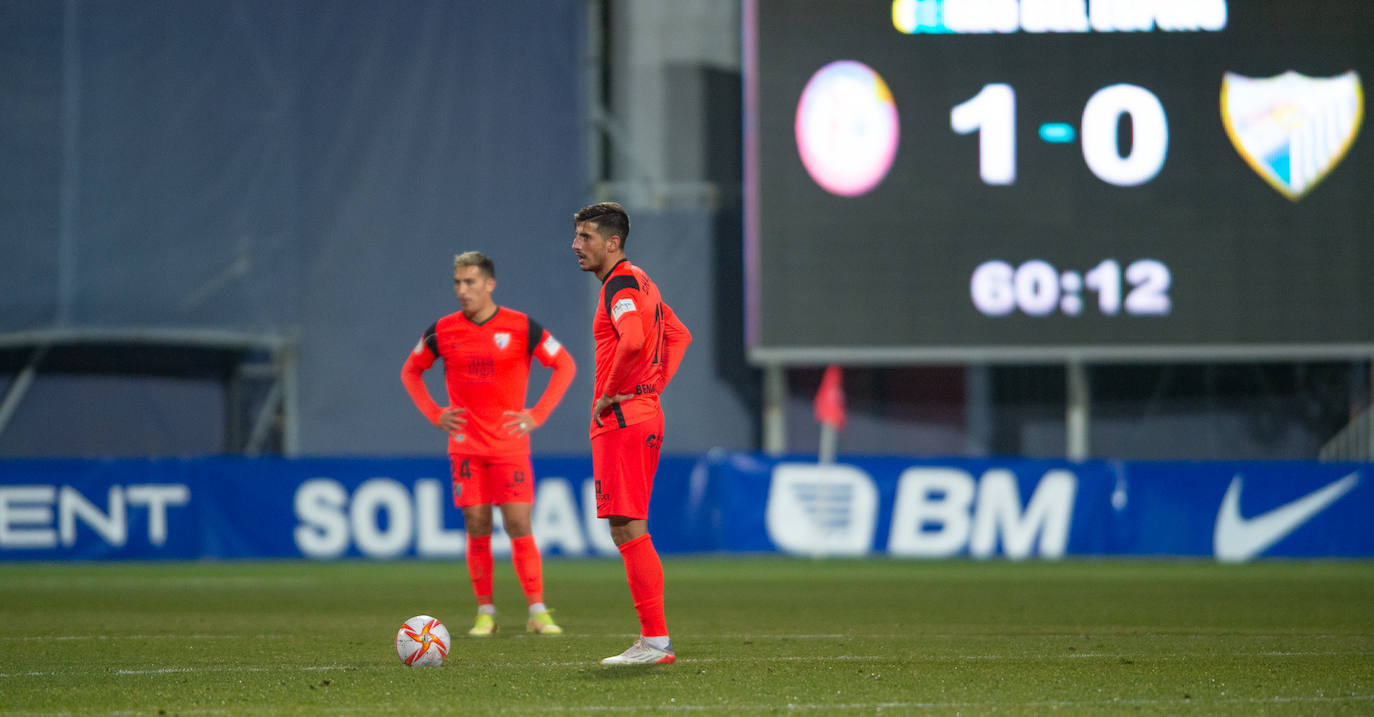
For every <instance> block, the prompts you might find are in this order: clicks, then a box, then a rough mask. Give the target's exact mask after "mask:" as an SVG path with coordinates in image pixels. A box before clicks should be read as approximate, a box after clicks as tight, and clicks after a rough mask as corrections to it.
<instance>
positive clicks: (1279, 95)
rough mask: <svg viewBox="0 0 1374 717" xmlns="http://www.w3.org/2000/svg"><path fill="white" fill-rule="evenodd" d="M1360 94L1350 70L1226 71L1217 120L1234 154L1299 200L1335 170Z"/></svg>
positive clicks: (1359, 110)
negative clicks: (1315, 73)
mask: <svg viewBox="0 0 1374 717" xmlns="http://www.w3.org/2000/svg"><path fill="white" fill-rule="evenodd" d="M1363 119H1364V92H1363V91H1362V89H1361V87H1360V76H1359V74H1357V73H1356V72H1355V71H1354V70H1351V71H1349V72H1346V73H1345V74H1342V75H1337V76H1335V77H1308V76H1306V75H1302V74H1299V73H1297V72H1294V71H1292V70H1290V71H1288V72H1285V73H1283V74H1281V75H1275V76H1273V77H1262V78H1256V77H1245V76H1243V75H1238V74H1235V73H1233V72H1227V73H1226V74H1225V76H1223V77H1222V80H1221V122H1222V124H1223V125H1225V127H1226V134H1227V136H1229V137H1230V138H1231V143H1232V144H1234V145H1235V147H1236V151H1237V152H1240V156H1241V157H1243V158H1245V161H1246V162H1247V163H1248V164H1249V165H1250V167H1251V168H1252V169H1254V170H1255V173H1256V174H1258V175H1259V176H1260V177H1261V178H1263V179H1264V181H1266V182H1268V183H1269V185H1270V186H1272V187H1273V188H1274V189H1277V190H1278V191H1279V193H1281V194H1283V195H1284V196H1285V197H1288V198H1289V199H1291V200H1293V201H1295V202H1296V201H1298V200H1299V199H1301V198H1302V197H1303V195H1305V194H1307V192H1309V191H1311V190H1312V188H1313V187H1315V186H1317V184H1318V183H1320V182H1321V181H1322V180H1323V179H1325V178H1326V175H1327V174H1329V173H1330V172H1331V170H1333V169H1335V168H1336V165H1337V164H1339V163H1340V161H1341V159H1342V158H1343V157H1344V156H1345V153H1346V152H1347V151H1349V150H1350V146H1351V145H1352V144H1354V142H1355V136H1356V135H1357V134H1359V131H1360V123H1361V121H1363Z"/></svg>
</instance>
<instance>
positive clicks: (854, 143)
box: [796, 60, 899, 197]
mask: <svg viewBox="0 0 1374 717" xmlns="http://www.w3.org/2000/svg"><path fill="white" fill-rule="evenodd" d="M796 134H797V152H798V153H799V154H800V155H801V160H802V164H803V165H805V167H806V171H807V173H808V174H810V175H811V178H812V179H813V180H815V181H816V184H819V185H821V188H822V189H824V190H825V191H827V192H830V193H831V194H837V195H839V196H842V197H857V196H859V195H861V194H864V193H866V192H868V191H870V190H872V189H873V188H874V187H876V186H878V183H879V182H881V181H883V177H885V176H887V170H888V169H890V168H891V167H892V160H893V159H894V158H895V157H896V156H897V138H898V134H899V132H898V123H897V106H896V105H895V104H893V102H892V91H891V90H889V89H888V87H887V83H886V82H883V78H882V77H880V76H879V75H878V73H876V72H874V71H873V69H872V68H870V67H869V66H868V65H865V64H863V63H862V62H855V61H854V60H837V61H835V62H832V63H830V64H828V65H826V66H824V67H822V68H821V69H819V70H817V71H816V74H814V75H812V76H811V79H810V81H808V82H807V83H806V89H804V90H802V95H801V100H800V101H799V102H798V103H797V121H796Z"/></svg>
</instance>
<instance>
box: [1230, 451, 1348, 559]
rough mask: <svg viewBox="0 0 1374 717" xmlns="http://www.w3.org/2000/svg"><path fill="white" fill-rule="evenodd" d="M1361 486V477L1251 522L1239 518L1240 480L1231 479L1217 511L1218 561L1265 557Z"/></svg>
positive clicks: (1247, 519)
mask: <svg viewBox="0 0 1374 717" xmlns="http://www.w3.org/2000/svg"><path fill="white" fill-rule="evenodd" d="M1359 482H1360V474H1359V473H1351V474H1350V475H1348V476H1346V477H1344V478H1342V479H1340V480H1338V481H1335V482H1334V483H1330V484H1328V485H1326V486H1325V487H1323V488H1319V489H1318V490H1315V491H1313V492H1311V493H1308V494H1307V495H1305V496H1303V497H1301V498H1299V499H1297V500H1294V501H1291V502H1288V503H1285V504H1283V505H1281V506H1279V507H1277V508H1274V509H1273V510H1270V511H1268V512H1266V513H1261V514H1260V515H1256V516H1254V517H1252V518H1242V517H1241V516H1240V489H1241V477H1240V476H1236V477H1235V478H1232V479H1231V485H1230V486H1229V487H1227V489H1226V496H1225V497H1223V498H1222V499H1221V509H1220V510H1218V511H1217V525H1216V529H1215V531H1214V532H1213V533H1212V552H1213V554H1214V555H1215V556H1216V558H1217V560H1220V561H1222V562H1228V563H1238V562H1242V561H1245V560H1249V559H1250V558H1253V557H1255V556H1256V555H1259V554H1260V553H1263V552H1264V551H1266V550H1268V549H1269V547H1270V546H1272V545H1273V544H1274V543H1277V542H1279V541H1280V540H1282V539H1284V538H1285V537H1287V536H1288V534H1289V533H1292V532H1293V531H1295V530H1297V529H1298V528H1299V527H1301V526H1302V524H1303V523H1306V522H1307V521H1308V520H1309V519H1310V518H1311V517H1312V516H1314V515H1316V514H1317V513H1320V512H1321V511H1323V510H1325V509H1326V507H1327V506H1329V505H1331V504H1332V503H1335V502H1336V501H1337V500H1339V499H1340V498H1341V496H1344V495H1345V494H1346V493H1348V492H1350V489H1352V488H1354V487H1355V485H1356V484H1357V483H1359Z"/></svg>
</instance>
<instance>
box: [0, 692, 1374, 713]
mask: <svg viewBox="0 0 1374 717" xmlns="http://www.w3.org/2000/svg"><path fill="white" fill-rule="evenodd" d="M1370 701H1374V695H1346V696H1339V697H1328V696H1325V695H1311V696H1308V695H1275V696H1273V697H1223V698H1219V699H1206V698H1194V699H1191V700H1182V699H1177V698H1174V699H1167V700H1166V699H1129V698H1127V699H1109V700H1087V701H1083V700H1049V701H1030V702H847V703H839V704H827V703H817V702H812V703H795V702H791V703H787V704H746V705H739V704H730V703H722V704H713V705H688V704H682V705H679V704H652V705H643V704H641V705H545V706H533V705H521V706H520V707H507V708H502V709H501V710H499V712H501V713H505V714H511V713H519V714H530V713H543V714H555V713H561V712H721V711H744V712H774V711H778V710H786V711H788V712H802V711H805V712H814V711H821V710H841V711H850V712H853V711H872V710H878V709H911V710H925V709H938V710H947V709H960V708H965V709H983V710H994V709H1017V708H1032V709H1036V708H1045V707H1051V708H1058V707H1069V708H1073V707H1080V708H1081V707H1158V706H1178V705H1185V704H1186V705H1188V706H1190V707H1198V708H1206V707H1207V706H1209V705H1281V704H1345V703H1353V702H1370ZM381 710H382V711H384V712H393V713H394V712H405V713H407V714H413V713H414V712H415V710H414V708H413V707H410V706H408V707H406V708H404V709H392V708H388V707H382V708H381ZM175 711H176V713H177V714H193V715H209V714H230V713H233V712H234V710H226V709H214V708H209V709H205V708H202V709H191V710H184V709H178V710H175ZM327 711H328V712H331V713H335V714H344V713H351V712H368V713H375V712H377V709H376V708H375V707H369V708H366V709H364V708H348V707H336V708H330V709H329V710H327ZM422 711H423V710H422ZM428 711H429V712H431V713H436V714H437V713H441V712H442V713H447V712H449V711H450V708H448V707H432V708H430V709H429V710H428ZM0 714H20V715H33V716H35V717H40V716H41V717H46V716H47V715H52V716H53V717H56V716H57V715H70V714H71V713H70V712H65V711H63V712H27V711H26V712H7V711H0ZM105 714H109V715H118V716H120V717H123V716H125V715H141V714H147V712H146V711H142V710H111V711H110V712H107V713H105Z"/></svg>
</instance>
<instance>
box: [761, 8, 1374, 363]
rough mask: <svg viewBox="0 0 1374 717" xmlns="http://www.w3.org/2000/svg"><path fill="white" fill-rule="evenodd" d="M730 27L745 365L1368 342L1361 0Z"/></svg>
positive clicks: (793, 11)
mask: <svg viewBox="0 0 1374 717" xmlns="http://www.w3.org/2000/svg"><path fill="white" fill-rule="evenodd" d="M744 25H745V123H746V127H745V158H746V159H745V162H746V167H745V197H746V200H745V227H746V229H745V263H746V266H745V277H746V307H745V310H746V322H745V324H746V331H747V342H748V346H749V352H750V356H751V358H752V359H753V360H754V361H756V362H768V361H778V362H783V363H787V362H796V363H803V362H806V363H818V362H828V361H848V362H864V361H874V362H877V361H882V362H896V363H901V362H921V361H943V360H953V361H965V360H973V361H979V360H989V361H1023V360H1038V359H1044V360H1055V359H1059V358H1083V359H1102V360H1142V361H1154V360H1167V359H1170V358H1202V359H1206V358H1216V359H1224V358H1244V357H1272V358H1305V357H1335V356H1363V357H1367V356H1370V355H1374V138H1370V137H1367V136H1362V132H1361V130H1362V125H1363V123H1364V89H1365V87H1364V83H1366V82H1368V81H1370V80H1371V78H1374V43H1371V42H1369V38H1370V37H1374V3H1360V2H1349V1H1348V0H1245V1H1244V2H1238V1H1233V2H1229V3H1228V2H1226V1H1225V0H896V1H895V2H887V1H885V0H852V1H844V0H750V1H748V2H746V4H745V22H744ZM1364 134H1367V133H1364Z"/></svg>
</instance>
